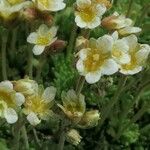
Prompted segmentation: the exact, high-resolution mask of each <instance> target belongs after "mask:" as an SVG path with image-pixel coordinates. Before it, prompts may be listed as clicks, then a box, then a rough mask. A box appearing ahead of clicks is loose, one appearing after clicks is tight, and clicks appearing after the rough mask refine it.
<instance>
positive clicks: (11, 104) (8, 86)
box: [0, 81, 25, 124]
mask: <svg viewBox="0 0 150 150" xmlns="http://www.w3.org/2000/svg"><path fill="white" fill-rule="evenodd" d="M24 101H25V98H24V96H23V95H22V94H21V93H18V92H16V91H14V89H13V84H12V83H11V82H10V81H3V82H0V117H2V118H5V119H6V120H7V122H8V123H10V124H11V123H15V122H16V121H17V120H18V115H17V113H16V110H15V109H17V107H20V106H21V105H22V104H23V103H24Z"/></svg>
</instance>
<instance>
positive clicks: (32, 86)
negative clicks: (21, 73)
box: [13, 78, 38, 96]
mask: <svg viewBox="0 0 150 150" xmlns="http://www.w3.org/2000/svg"><path fill="white" fill-rule="evenodd" d="M13 84H14V89H15V90H16V91H17V92H20V93H22V94H24V96H30V95H33V94H35V93H36V92H37V90H38V84H37V83H36V81H34V80H30V79H29V78H25V79H21V80H18V81H14V82H13Z"/></svg>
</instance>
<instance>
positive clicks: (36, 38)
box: [27, 24, 57, 55]
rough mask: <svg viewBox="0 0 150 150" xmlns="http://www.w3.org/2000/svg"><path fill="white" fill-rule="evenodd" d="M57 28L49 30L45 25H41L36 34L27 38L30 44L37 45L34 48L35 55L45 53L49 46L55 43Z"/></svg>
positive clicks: (33, 33)
mask: <svg viewBox="0 0 150 150" xmlns="http://www.w3.org/2000/svg"><path fill="white" fill-rule="evenodd" d="M56 33H57V27H56V26H53V27H51V28H48V27H47V26H46V25H45V24H42V25H40V27H39V29H38V30H37V31H36V32H32V33H30V35H29V36H28V38H27V41H28V42H29V43H32V44H35V46H34V47H33V53H34V54H35V55H40V54H41V53H43V51H44V49H45V48H46V47H47V46H50V45H51V44H52V43H53V42H55V41H56V40H57V37H55V36H56Z"/></svg>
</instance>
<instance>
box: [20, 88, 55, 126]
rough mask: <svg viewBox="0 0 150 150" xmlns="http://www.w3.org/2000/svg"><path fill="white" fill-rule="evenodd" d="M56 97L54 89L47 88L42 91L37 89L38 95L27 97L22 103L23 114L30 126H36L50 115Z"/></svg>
mask: <svg viewBox="0 0 150 150" xmlns="http://www.w3.org/2000/svg"><path fill="white" fill-rule="evenodd" d="M55 95H56V88H54V87H53V86H51V87H47V88H46V89H45V90H44V91H43V89H40V88H39V91H38V93H35V95H32V96H28V97H27V98H26V101H25V103H24V109H23V112H24V113H25V114H26V115H27V120H28V121H29V122H30V124H31V125H37V124H39V123H40V122H41V119H42V120H47V119H48V118H49V117H50V116H51V115H52V110H50V108H51V107H52V105H53V100H54V98H55Z"/></svg>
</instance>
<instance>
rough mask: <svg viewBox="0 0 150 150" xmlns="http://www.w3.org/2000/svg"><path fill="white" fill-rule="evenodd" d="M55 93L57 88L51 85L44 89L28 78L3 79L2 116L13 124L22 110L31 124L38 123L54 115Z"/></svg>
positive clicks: (0, 88) (1, 94)
mask: <svg viewBox="0 0 150 150" xmlns="http://www.w3.org/2000/svg"><path fill="white" fill-rule="evenodd" d="M55 94H56V88H54V87H52V86H51V87H47V88H46V89H45V90H44V89H43V88H41V87H39V86H38V84H37V83H36V81H34V80H30V79H28V78H26V79H21V80H18V81H13V82H10V81H3V82H1V83H0V117H1V118H5V119H6V121H7V122H8V123H10V124H12V123H15V122H16V121H17V120H18V113H19V112H20V111H22V112H23V113H24V114H25V115H27V120H28V121H29V122H30V124H31V125H37V124H39V123H40V122H41V120H47V119H48V118H49V117H50V116H51V115H52V110H51V107H52V105H53V100H54V98H55Z"/></svg>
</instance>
